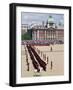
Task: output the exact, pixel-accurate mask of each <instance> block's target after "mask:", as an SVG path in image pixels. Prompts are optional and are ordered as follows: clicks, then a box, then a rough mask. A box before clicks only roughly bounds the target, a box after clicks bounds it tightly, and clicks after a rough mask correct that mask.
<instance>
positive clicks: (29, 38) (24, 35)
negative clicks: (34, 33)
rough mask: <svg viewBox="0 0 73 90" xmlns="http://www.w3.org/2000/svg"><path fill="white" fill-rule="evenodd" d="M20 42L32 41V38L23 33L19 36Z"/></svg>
mask: <svg viewBox="0 0 73 90" xmlns="http://www.w3.org/2000/svg"><path fill="white" fill-rule="evenodd" d="M21 39H22V40H32V37H31V35H30V34H29V33H25V34H23V35H22V36H21Z"/></svg>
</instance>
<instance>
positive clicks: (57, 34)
mask: <svg viewBox="0 0 73 90" xmlns="http://www.w3.org/2000/svg"><path fill="white" fill-rule="evenodd" d="M31 30H32V40H59V41H63V42H64V28H62V27H57V26H56V24H55V23H54V20H53V18H52V17H50V18H49V19H48V21H47V22H46V24H44V23H42V25H36V26H34V27H32V29H31Z"/></svg>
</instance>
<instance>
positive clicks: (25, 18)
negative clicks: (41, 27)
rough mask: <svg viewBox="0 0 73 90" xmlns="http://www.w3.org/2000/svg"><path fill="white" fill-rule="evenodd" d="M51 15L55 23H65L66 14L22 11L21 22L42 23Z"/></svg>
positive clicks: (29, 23)
mask: <svg viewBox="0 0 73 90" xmlns="http://www.w3.org/2000/svg"><path fill="white" fill-rule="evenodd" d="M49 16H52V17H53V19H54V23H56V24H59V22H61V23H62V24H64V15H63V14H53V13H34V12H22V13H21V23H22V24H28V25H31V24H42V22H43V21H44V22H45V23H46V21H47V20H48V18H49Z"/></svg>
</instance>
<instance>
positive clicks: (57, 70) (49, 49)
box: [21, 44, 64, 77]
mask: <svg viewBox="0 0 73 90" xmlns="http://www.w3.org/2000/svg"><path fill="white" fill-rule="evenodd" d="M31 47H32V48H33V49H34V50H35V52H36V53H37V54H38V56H39V57H40V58H41V60H43V61H44V62H45V63H46V71H45V70H43V69H42V67H40V65H39V63H38V65H39V68H40V71H39V72H37V70H36V69H35V68H34V65H33V63H32V60H31V57H30V54H29V51H28V48H27V47H26V45H21V77H36V76H37V77H38V76H39V77H41V76H55V75H64V44H54V45H46V46H44V45H42V46H40V45H34V46H31ZM27 60H28V61H27Z"/></svg>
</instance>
